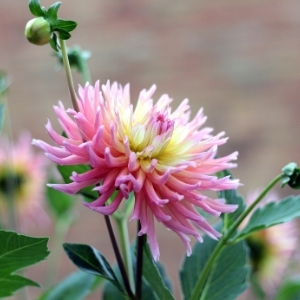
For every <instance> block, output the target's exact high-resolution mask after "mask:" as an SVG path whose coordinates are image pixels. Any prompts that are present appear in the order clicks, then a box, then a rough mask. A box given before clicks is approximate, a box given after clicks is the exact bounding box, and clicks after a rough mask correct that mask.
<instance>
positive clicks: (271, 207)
mask: <svg viewBox="0 0 300 300" xmlns="http://www.w3.org/2000/svg"><path fill="white" fill-rule="evenodd" d="M299 216H300V196H299V195H298V196H289V197H287V198H285V199H283V200H279V201H276V202H269V203H267V204H266V205H264V206H263V207H259V208H258V209H256V210H255V211H254V213H253V214H252V216H251V217H250V219H249V221H248V223H247V225H246V226H245V227H244V228H243V229H242V230H241V231H240V232H239V233H238V234H237V235H236V236H235V239H243V238H245V237H246V236H248V235H250V234H252V233H254V232H256V231H258V230H262V229H265V228H268V227H271V226H274V225H277V224H281V223H286V222H289V221H291V220H293V219H295V218H297V217H299Z"/></svg>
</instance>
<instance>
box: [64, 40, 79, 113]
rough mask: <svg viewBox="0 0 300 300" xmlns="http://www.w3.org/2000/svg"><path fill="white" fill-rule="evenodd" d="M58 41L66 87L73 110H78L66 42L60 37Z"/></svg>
mask: <svg viewBox="0 0 300 300" xmlns="http://www.w3.org/2000/svg"><path fill="white" fill-rule="evenodd" d="M59 42H60V48H61V54H62V59H63V64H64V68H65V71H66V76H67V81H68V87H69V91H70V96H71V100H72V104H73V107H74V110H75V111H77V112H78V111H79V109H78V104H77V97H76V93H75V89H74V84H73V77H72V72H71V67H70V63H69V58H68V53H67V47H66V42H65V41H64V40H62V39H60V40H59Z"/></svg>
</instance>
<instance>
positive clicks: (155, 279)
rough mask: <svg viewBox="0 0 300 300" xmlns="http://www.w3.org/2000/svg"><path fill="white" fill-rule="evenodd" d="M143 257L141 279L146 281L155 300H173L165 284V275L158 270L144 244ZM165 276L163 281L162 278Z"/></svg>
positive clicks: (147, 247) (146, 245)
mask: <svg viewBox="0 0 300 300" xmlns="http://www.w3.org/2000/svg"><path fill="white" fill-rule="evenodd" d="M143 255H144V257H143V277H144V278H145V279H146V281H147V283H148V284H149V286H150V288H151V289H152V290H153V291H154V293H155V295H156V299H157V300H172V299H173V300H175V298H174V297H173V295H172V294H171V292H170V290H169V287H168V286H167V285H166V284H165V281H166V280H168V279H167V277H166V275H165V274H164V272H163V273H161V272H160V271H159V269H158V266H157V263H155V262H154V260H153V258H152V254H151V251H150V249H149V246H148V244H147V243H145V244H144V254H143ZM162 275H164V276H165V280H164V278H163V276H162Z"/></svg>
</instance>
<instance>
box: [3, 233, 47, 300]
mask: <svg viewBox="0 0 300 300" xmlns="http://www.w3.org/2000/svg"><path fill="white" fill-rule="evenodd" d="M0 241H1V243H0V286H1V289H0V297H4V296H5V297H6V296H9V295H11V294H13V293H14V292H15V291H16V290H18V289H20V288H22V287H24V286H27V285H31V286H39V284H38V283H36V282H34V281H32V280H30V279H28V278H25V277H22V276H20V275H17V274H13V273H14V272H16V271H18V270H21V269H23V268H25V267H28V266H30V265H33V264H36V263H38V262H40V261H41V260H44V259H45V258H46V257H47V256H48V255H49V251H48V249H47V242H48V238H36V237H30V236H25V235H21V234H17V233H16V232H13V231H5V230H0ZM2 287H3V288H2Z"/></svg>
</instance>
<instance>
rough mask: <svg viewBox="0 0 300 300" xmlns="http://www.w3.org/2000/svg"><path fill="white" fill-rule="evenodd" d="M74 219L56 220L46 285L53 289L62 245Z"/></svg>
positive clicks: (69, 217)
mask: <svg viewBox="0 0 300 300" xmlns="http://www.w3.org/2000/svg"><path fill="white" fill-rule="evenodd" d="M72 222H73V218H72V217H71V216H67V217H64V218H61V219H58V220H56V222H55V228H54V236H53V237H52V250H51V256H50V264H49V266H48V268H47V271H46V285H47V286H48V287H51V286H53V285H54V284H55V281H56V277H57V274H58V271H59V268H58V267H59V265H60V258H61V251H62V248H61V245H62V243H63V241H64V238H65V236H66V234H67V232H68V230H69V228H70V225H71V223H72Z"/></svg>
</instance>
